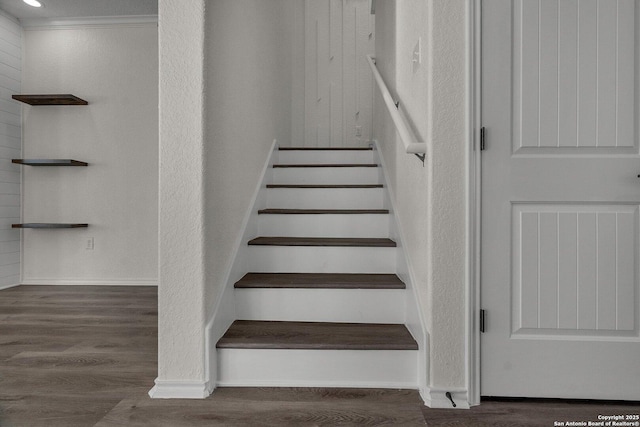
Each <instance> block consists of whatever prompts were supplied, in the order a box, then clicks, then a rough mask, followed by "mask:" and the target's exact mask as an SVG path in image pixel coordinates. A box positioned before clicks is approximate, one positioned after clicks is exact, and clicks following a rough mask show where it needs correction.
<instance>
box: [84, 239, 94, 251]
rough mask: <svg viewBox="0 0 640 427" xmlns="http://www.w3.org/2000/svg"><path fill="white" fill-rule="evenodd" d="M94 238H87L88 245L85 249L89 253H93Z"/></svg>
mask: <svg viewBox="0 0 640 427" xmlns="http://www.w3.org/2000/svg"><path fill="white" fill-rule="evenodd" d="M93 247H94V246H93V237H87V245H86V247H85V249H86V250H88V251H92V250H93Z"/></svg>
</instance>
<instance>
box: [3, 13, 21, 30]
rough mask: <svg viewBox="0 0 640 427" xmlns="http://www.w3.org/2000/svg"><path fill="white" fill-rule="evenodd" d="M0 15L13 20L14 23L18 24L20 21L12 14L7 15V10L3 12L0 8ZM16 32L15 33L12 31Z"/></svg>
mask: <svg viewBox="0 0 640 427" xmlns="http://www.w3.org/2000/svg"><path fill="white" fill-rule="evenodd" d="M0 15H2V16H4V17H5V18H7V19H8V20H10V21H11V22H13V23H14V24H16V25H18V26H20V21H19V20H18V18H16V17H15V16H13V15H9V14H8V13H7V12H5V11H4V10H2V9H0ZM14 34H16V33H14Z"/></svg>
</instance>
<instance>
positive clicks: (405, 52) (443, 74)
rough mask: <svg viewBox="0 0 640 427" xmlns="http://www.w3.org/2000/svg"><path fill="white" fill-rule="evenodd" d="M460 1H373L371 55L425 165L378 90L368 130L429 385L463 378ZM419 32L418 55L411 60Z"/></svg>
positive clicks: (462, 381)
mask: <svg viewBox="0 0 640 427" xmlns="http://www.w3.org/2000/svg"><path fill="white" fill-rule="evenodd" d="M464 25H465V3H464V1H463V0H455V1H445V0H434V1H429V2H428V1H427V0H403V1H397V2H396V1H387V0H385V1H378V2H377V3H376V29H377V37H376V57H377V59H378V66H379V68H380V69H381V73H382V74H383V76H384V78H385V79H386V81H387V84H388V85H389V86H390V90H391V92H392V93H393V94H394V95H395V96H397V99H400V102H401V104H402V106H403V107H404V111H405V112H406V113H407V116H408V117H409V118H410V120H411V122H412V125H413V127H414V130H415V131H416V134H417V135H418V137H419V138H420V139H422V140H425V141H426V142H427V145H428V148H427V149H428V153H427V161H426V162H425V166H424V167H423V166H422V164H421V163H420V162H419V161H418V160H417V159H416V157H414V156H411V155H407V154H405V153H404V152H403V150H402V149H401V148H400V144H398V143H396V140H397V135H396V134H395V130H394V127H393V124H392V123H391V119H390V118H389V115H388V113H387V112H386V110H384V108H385V107H384V105H383V103H382V99H381V98H380V96H377V98H376V106H375V108H376V127H375V128H374V138H375V139H377V140H378V141H380V142H381V145H382V155H383V156H384V159H385V163H386V165H387V167H388V173H389V175H390V180H391V183H390V185H391V187H392V190H393V192H394V194H395V197H396V206H397V209H398V211H397V212H396V214H397V218H398V221H399V222H400V225H401V227H402V229H403V231H404V237H405V241H404V244H405V248H406V252H407V254H408V257H409V261H410V263H411V265H412V266H413V269H414V274H415V278H416V281H417V283H416V286H417V289H418V293H419V297H420V305H421V307H422V309H423V310H424V315H425V316H424V317H425V319H426V322H427V329H428V331H429V334H430V355H429V359H430V378H429V385H430V386H431V387H435V388H441V387H463V386H464V385H465V365H464V356H465V348H464V325H465V323H464V322H465V310H464V307H465V298H464V297H465V293H464V272H465V256H464V244H465V241H464V238H465V234H464V229H465V228H464V213H465V188H464V182H465V171H464V165H465V150H464V143H465V141H464V129H465V102H466V101H465V80H464V78H465V65H464V59H465V56H464V55H465V45H464V37H465V27H464ZM418 38H422V54H423V62H422V64H421V65H420V66H418V67H417V68H416V67H414V65H413V63H412V54H413V50H414V47H415V45H416V43H417V41H418Z"/></svg>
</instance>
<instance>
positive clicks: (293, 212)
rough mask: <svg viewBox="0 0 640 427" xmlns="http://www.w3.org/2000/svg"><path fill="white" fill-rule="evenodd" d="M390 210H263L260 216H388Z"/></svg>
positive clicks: (259, 212) (260, 211)
mask: <svg viewBox="0 0 640 427" xmlns="http://www.w3.org/2000/svg"><path fill="white" fill-rule="evenodd" d="M388 213H389V210H388V209H273V208H272V209H261V210H259V211H258V214H260V215H263V214H271V215H273V214H284V215H316V214H319V215H323V214H325V215H326V214H347V215H356V214H388Z"/></svg>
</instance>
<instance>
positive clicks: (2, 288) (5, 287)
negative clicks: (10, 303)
mask: <svg viewBox="0 0 640 427" xmlns="http://www.w3.org/2000/svg"><path fill="white" fill-rule="evenodd" d="M17 286H20V284H19V283H16V284H15V285H1V286H0V291H4V290H5V289H11V288H15V287H17Z"/></svg>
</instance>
